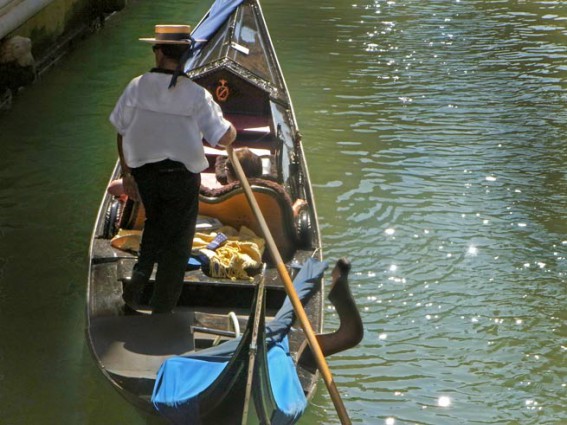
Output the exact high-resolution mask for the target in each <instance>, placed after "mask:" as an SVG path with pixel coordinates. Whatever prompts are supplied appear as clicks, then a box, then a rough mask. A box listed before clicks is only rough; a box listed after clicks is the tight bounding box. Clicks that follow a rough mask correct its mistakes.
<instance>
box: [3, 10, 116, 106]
mask: <svg viewBox="0 0 567 425" xmlns="http://www.w3.org/2000/svg"><path fill="white" fill-rule="evenodd" d="M29 1H33V0H28V2H29ZM126 2H127V0H53V1H51V2H49V3H48V4H47V5H46V6H45V7H43V8H42V9H41V10H40V11H37V13H33V14H32V15H31V16H26V17H25V20H24V21H23V22H22V23H21V24H19V25H18V26H17V28H15V29H14V30H13V31H11V32H10V33H9V34H7V35H6V36H5V37H4V38H2V39H1V40H0V109H1V108H2V107H4V108H6V107H7V106H8V107H9V105H10V102H11V100H12V98H13V96H14V95H15V94H17V92H18V91H19V89H20V88H21V87H24V86H26V85H28V84H31V83H32V82H33V81H34V80H35V79H36V77H37V75H38V74H39V73H42V72H44V71H45V70H46V69H49V68H50V67H51V66H52V65H53V64H54V63H55V62H56V61H57V59H58V58H60V57H61V56H62V55H63V54H64V53H65V51H67V50H68V49H69V48H70V47H71V45H72V43H73V42H74V41H76V40H77V38H81V37H85V36H86V35H87V34H89V33H90V32H93V31H96V30H97V29H98V28H100V26H101V25H102V24H103V23H104V20H105V18H106V17H107V16H108V15H109V14H111V13H113V12H114V11H117V10H121V9H122V8H124V7H125V5H126ZM25 6H26V1H14V2H8V3H7V6H5V7H4V8H0V24H1V23H2V20H5V22H4V23H5V24H8V22H7V20H8V19H11V16H10V13H9V12H10V8H12V9H13V8H16V7H19V8H23V7H25ZM20 10H25V9H20ZM2 13H4V14H2ZM29 13H31V12H29ZM10 24H11V25H13V22H10ZM5 26H6V25H4V27H5Z"/></svg>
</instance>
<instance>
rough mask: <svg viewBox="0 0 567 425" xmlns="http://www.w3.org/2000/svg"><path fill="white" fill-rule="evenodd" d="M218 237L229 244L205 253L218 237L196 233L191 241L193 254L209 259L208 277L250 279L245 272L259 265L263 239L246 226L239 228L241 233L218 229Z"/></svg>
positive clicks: (215, 234)
mask: <svg viewBox="0 0 567 425" xmlns="http://www.w3.org/2000/svg"><path fill="white" fill-rule="evenodd" d="M218 233H224V234H225V235H226V236H227V237H228V240H227V241H226V242H225V243H224V244H223V245H222V246H220V247H219V248H217V249H216V250H214V251H212V250H209V249H207V245H208V244H209V243H210V242H212V240H213V239H214V238H215V237H216V236H217V233H210V234H206V233H196V234H195V239H193V250H195V251H199V252H201V253H202V254H205V255H206V256H207V257H208V258H209V262H210V264H209V274H210V275H211V277H221V278H229V279H233V280H235V279H250V276H248V273H247V272H246V269H258V268H259V267H260V266H261V265H262V254H263V253H264V246H265V242H264V239H262V238H259V237H258V236H257V235H256V234H255V233H254V232H253V231H252V230H250V229H249V228H247V227H246V226H242V227H241V228H240V232H238V231H236V229H234V228H233V227H230V226H224V227H221V228H220V229H218Z"/></svg>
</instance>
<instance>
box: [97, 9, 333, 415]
mask: <svg viewBox="0 0 567 425" xmlns="http://www.w3.org/2000/svg"><path fill="white" fill-rule="evenodd" d="M238 13H245V14H249V15H250V16H248V18H246V17H245V22H247V25H248V28H244V27H238V28H239V29H240V31H241V32H239V31H238V28H237V30H233V31H232V32H230V31H219V34H220V35H219V36H218V37H217V38H215V39H213V40H211V42H212V43H216V45H217V47H216V48H214V49H211V52H212V53H210V54H209V56H211V55H212V56H214V55H217V56H218V57H217V58H216V59H215V58H212V59H211V58H206V59H207V60H209V63H214V65H213V66H210V67H204V68H198V67H197V68H196V71H195V72H194V73H189V74H190V76H191V78H192V79H193V80H194V81H196V82H197V83H198V84H200V85H202V86H203V87H205V88H207V89H208V90H209V92H210V93H212V94H213V97H214V98H215V101H217V103H218V104H219V105H220V106H221V108H222V110H223V113H224V115H225V117H226V118H227V119H228V120H229V121H230V122H231V123H232V124H233V125H234V126H235V128H236V130H237V139H236V141H235V143H234V147H236V148H238V147H242V146H247V147H248V148H250V149H251V150H252V151H253V152H255V153H256V154H257V155H259V156H260V157H261V158H262V164H263V175H262V178H261V179H254V180H252V181H251V182H250V183H251V187H252V191H253V193H254V196H255V197H256V200H257V201H258V204H259V206H260V210H261V211H262V214H263V215H264V217H265V219H266V222H267V223H268V227H269V228H270V231H271V232H272V236H273V238H274V240H275V242H276V245H277V247H278V249H279V250H280V254H281V255H282V258H283V259H284V261H285V262H286V264H287V265H288V270H289V271H290V275H291V277H292V278H293V276H294V273H295V271H296V269H295V268H294V265H295V264H301V263H303V262H304V261H305V260H306V259H307V258H309V257H311V256H313V255H316V252H317V248H316V247H317V246H318V243H319V241H318V240H317V238H318V235H317V233H316V231H313V229H312V228H311V222H312V220H314V217H313V214H314V213H313V211H311V210H310V208H309V202H310V201H311V200H310V199H309V195H306V193H305V191H304V189H302V184H301V183H300V181H301V179H302V173H306V170H304V169H303V168H302V166H301V159H300V158H299V156H300V155H299V154H298V152H299V151H300V148H299V151H298V146H297V138H298V137H299V136H298V134H296V132H295V130H294V129H295V123H294V121H293V120H294V117H293V113H292V112H291V106H290V105H289V104H288V99H287V92H286V90H285V84H284V83H283V81H282V80H281V76H280V74H279V65H278V64H277V60H276V59H275V58H274V57H272V56H269V55H268V56H267V57H266V56H265V55H264V54H263V51H261V50H262V49H265V48H266V47H265V46H263V45H262V43H264V41H263V39H262V37H257V36H256V37H254V43H247V42H246V35H245V31H246V30H247V29H248V30H249V29H250V28H254V30H255V31H260V30H261V29H259V24H258V22H257V21H256V20H257V18H255V17H254V16H253V11H252V8H250V7H243V8H241V11H239V12H238ZM234 19H237V18H234ZM227 25H230V22H229V23H228V24H227ZM226 34H230V37H232V39H230V40H227V39H226V37H228V35H226ZM223 37H224V38H223ZM243 60H244V61H248V62H249V65H250V66H248V69H252V72H244V73H243V72H241V71H242V66H240V65H238V63H239V62H240V63H241V62H243ZM243 75H244V76H245V77H243ZM243 111H245V112H243ZM205 154H206V157H207V159H208V163H209V167H208V168H207V169H206V170H204V172H203V173H202V174H201V175H202V188H201V193H200V198H199V208H200V215H201V219H202V223H203V226H204V227H202V228H201V229H200V228H199V227H198V228H197V231H198V232H199V231H201V230H202V231H210V230H213V229H214V228H210V227H208V226H209V223H210V221H211V219H212V220H218V222H220V223H222V224H223V225H228V226H231V227H234V228H235V229H238V228H240V227H241V226H246V227H247V228H249V229H251V230H252V231H253V232H254V233H256V235H261V230H260V226H259V224H258V221H257V219H256V217H255V216H254V214H253V212H252V210H251V208H250V207H249V204H248V202H247V200H246V198H245V194H244V191H243V189H242V188H241V187H240V185H239V184H233V183H229V184H226V180H225V179H226V175H224V176H223V170H224V164H225V162H226V160H227V155H226V151H225V150H223V149H218V148H215V147H212V146H206V148H205ZM120 176H121V170H120V167H119V166H118V165H117V166H116V168H115V171H114V174H113V176H112V178H113V179H118V178H120ZM297 198H302V199H306V200H307V201H308V202H307V207H306V208H305V210H304V211H302V213H300V214H299V215H297V214H294V211H293V209H292V203H293V201H295V200H296V199H297ZM143 223H144V210H143V206H142V205H140V204H139V203H136V202H132V201H131V200H128V199H127V198H126V197H125V196H112V195H110V194H107V196H106V198H105V201H104V203H103V206H102V207H101V212H100V213H99V220H98V224H97V227H96V228H95V235H94V238H93V242H92V247H91V271H90V273H91V277H90V288H89V305H88V309H89V311H88V316H89V330H88V332H89V338H90V340H91V346H92V349H93V351H94V354H95V356H96V357H97V359H98V361H99V363H100V365H101V367H102V369H103V370H105V373H107V374H108V376H109V377H110V378H111V379H110V380H111V381H112V382H113V383H114V385H115V386H117V387H119V388H122V389H127V390H128V392H129V393H131V394H136V397H137V398H141V399H144V398H146V399H148V398H149V397H150V395H151V391H152V386H153V382H154V379H155V376H156V371H157V370H158V368H159V366H160V365H161V363H162V362H163V361H164V360H165V359H166V358H168V357H170V356H172V355H183V354H187V353H190V352H194V351H195V350H199V349H201V348H206V347H210V346H212V345H213V344H217V343H219V342H221V341H222V340H223V339H227V338H231V337H234V335H236V334H238V329H239V328H243V326H244V324H245V323H246V321H247V320H248V317H249V314H250V312H251V303H252V301H253V295H254V288H255V284H254V282H253V281H251V280H250V279H243V280H239V279H236V280H230V279H224V280H223V279H218V278H212V277H210V276H207V275H206V274H205V273H203V271H202V270H199V269H197V270H188V271H187V273H186V276H185V285H184V288H183V292H182V295H181V298H180V301H179V304H178V308H177V310H176V314H174V315H151V314H149V313H150V310H149V306H148V304H149V298H150V295H151V292H152V285H153V282H154V280H153V277H152V279H151V280H150V283H149V285H148V286H147V287H146V289H145V291H144V296H143V299H142V307H141V308H139V309H136V310H131V309H128V308H126V309H125V306H124V302H123V300H122V292H123V285H124V283H125V282H127V281H128V279H129V278H130V276H131V272H132V267H133V265H134V264H135V261H136V253H135V252H134V250H128V249H116V248H115V247H112V246H111V244H110V243H109V240H110V239H112V238H113V237H114V236H115V235H117V234H118V233H119V232H120V231H141V230H142V229H143ZM263 261H264V262H266V263H268V264H269V267H268V270H267V271H266V272H265V274H264V279H265V287H266V289H265V291H266V292H265V303H266V321H268V320H270V318H272V317H273V316H274V315H275V313H276V312H277V310H278V309H279V308H280V307H281V305H282V303H283V301H284V299H285V296H286V294H285V290H284V288H283V286H282V283H281V281H280V279H279V276H278V273H277V270H276V269H275V268H274V267H273V265H271V266H270V263H272V261H271V258H270V256H269V254H268V253H267V250H266V252H265V253H264V257H263ZM257 278H258V277H256V279H257ZM321 297H322V294H321V293H318V294H316V295H315V296H314V297H313V298H312V299H311V300H310V302H309V303H308V304H307V305H306V311H307V313H308V315H310V316H312V317H314V318H315V319H314V322H313V323H312V325H313V327H314V329H319V328H320V327H321V321H320V320H321V317H320V316H321V314H319V313H320V312H317V310H318V309H319V308H320V305H321ZM310 311H311V312H313V311H315V313H314V314H310ZM303 340H304V337H303V336H302V334H301V332H300V331H297V330H292V332H291V333H290V350H291V352H295V351H297V349H298V348H299V346H300V344H301V343H302V342H303ZM300 378H301V379H306V380H312V379H314V378H313V375H311V374H306V375H305V376H300ZM304 387H305V388H307V387H309V386H308V385H305V386H304ZM131 401H133V402H134V403H136V400H131ZM141 407H145V406H144V405H141Z"/></svg>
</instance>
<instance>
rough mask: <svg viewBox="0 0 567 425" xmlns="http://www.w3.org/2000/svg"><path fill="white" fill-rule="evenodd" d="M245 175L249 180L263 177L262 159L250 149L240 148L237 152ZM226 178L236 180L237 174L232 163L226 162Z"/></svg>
mask: <svg viewBox="0 0 567 425" xmlns="http://www.w3.org/2000/svg"><path fill="white" fill-rule="evenodd" d="M235 153H236V157H237V158H238V161H240V165H242V170H243V171H244V175H245V176H246V177H248V178H258V177H262V158H260V157H259V156H258V155H256V154H255V153H254V152H252V151H251V150H250V149H248V148H239V149H236V151H235ZM226 176H227V178H228V179H229V181H230V180H236V178H237V177H236V173H235V172H234V168H233V167H232V163H231V162H230V161H226Z"/></svg>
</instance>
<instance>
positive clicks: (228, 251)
mask: <svg viewBox="0 0 567 425" xmlns="http://www.w3.org/2000/svg"><path fill="white" fill-rule="evenodd" d="M218 233H224V234H225V235H226V236H227V237H228V240H227V241H226V242H225V243H224V244H223V245H222V246H220V247H219V248H217V249H216V250H214V251H213V250H210V249H207V245H208V244H209V243H211V242H212V241H213V239H214V238H215V237H216V236H217V234H218ZM218 233H217V232H212V233H200V232H197V233H195V237H194V239H193V248H192V249H193V251H199V252H200V253H202V254H205V255H206V256H207V257H208V259H209V261H210V266H209V268H210V275H211V277H222V278H229V279H233V280H235V279H250V276H248V273H247V272H246V269H258V268H259V267H260V266H261V265H262V255H263V254H264V249H265V245H266V243H265V241H264V239H262V238H260V237H258V236H257V235H256V234H255V233H254V232H253V231H252V230H250V229H249V228H248V227H246V226H242V227H241V228H240V231H237V230H236V229H234V228H233V227H230V226H224V227H221V228H220V229H218ZM141 239H142V232H141V231H140V230H124V229H120V230H119V231H118V234H117V235H116V236H115V237H114V238H112V241H111V242H110V244H111V245H112V246H113V247H114V248H117V249H121V250H123V251H132V252H137V251H138V250H139V249H140V241H141Z"/></svg>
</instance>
